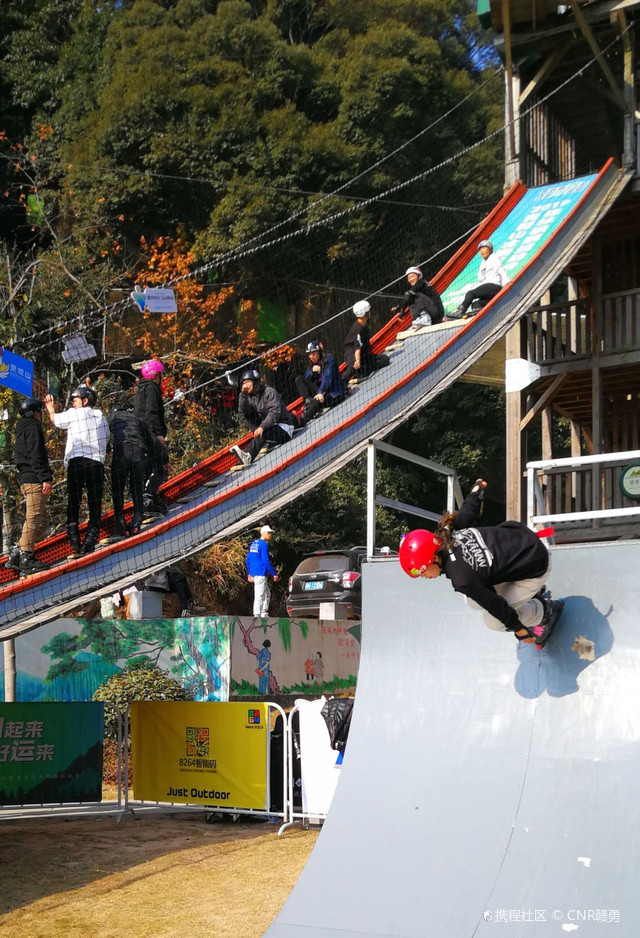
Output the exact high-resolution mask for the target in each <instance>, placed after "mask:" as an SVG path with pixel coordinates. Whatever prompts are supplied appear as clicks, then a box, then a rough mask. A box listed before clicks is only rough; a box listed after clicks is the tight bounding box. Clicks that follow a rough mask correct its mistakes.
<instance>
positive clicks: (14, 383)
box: [0, 348, 33, 397]
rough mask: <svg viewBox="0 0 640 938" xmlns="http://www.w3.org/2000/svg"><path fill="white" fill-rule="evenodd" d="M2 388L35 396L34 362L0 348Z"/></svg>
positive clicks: (0, 382) (27, 395)
mask: <svg viewBox="0 0 640 938" xmlns="http://www.w3.org/2000/svg"><path fill="white" fill-rule="evenodd" d="M0 388H9V389H10V390H12V391H17V392H18V394H24V395H25V397H31V395H32V394H33V362H30V361H28V360H27V359H26V358H21V357H20V356H19V355H16V354H14V352H10V351H9V350H8V349H3V348H0Z"/></svg>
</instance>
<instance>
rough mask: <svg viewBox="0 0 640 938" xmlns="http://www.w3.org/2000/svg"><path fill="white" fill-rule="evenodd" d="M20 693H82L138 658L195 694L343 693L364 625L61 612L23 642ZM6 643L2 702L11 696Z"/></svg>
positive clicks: (44, 696) (63, 696) (39, 696)
mask: <svg viewBox="0 0 640 938" xmlns="http://www.w3.org/2000/svg"><path fill="white" fill-rule="evenodd" d="M15 648H16V666H17V698H18V700H19V701H22V702H27V701H41V700H43V701H47V700H52V701H82V700H91V697H92V695H93V693H94V691H95V690H96V688H97V687H99V685H100V684H102V683H103V682H104V681H106V680H108V679H109V678H110V677H111V676H112V675H113V674H116V673H117V672H118V671H120V670H122V669H124V668H126V667H127V666H130V665H144V664H148V665H154V666H156V667H159V668H161V669H162V670H163V671H165V672H167V673H168V674H169V675H170V676H171V677H174V678H175V679H176V680H177V681H179V682H180V683H181V684H182V685H183V686H184V687H185V688H187V690H188V691H189V692H190V693H191V695H192V697H193V699H194V700H210V701H216V700H217V701H226V700H229V698H230V696H251V697H255V696H257V695H262V696H267V695H272V694H278V693H280V694H297V695H304V694H308V695H311V696H317V695H318V694H319V693H323V692H324V693H335V692H336V691H347V690H349V689H352V688H353V687H354V686H355V681H356V675H357V673H358V664H359V661H360V623H351V622H320V621H318V620H308V621H302V620H301V621H294V620H291V619H284V618H283V619H269V620H268V621H267V622H266V623H265V624H262V623H261V622H260V620H256V619H253V618H251V617H249V616H247V617H239V616H202V617H193V618H185V619H142V620H131V619H57V620H56V621H54V622H50V623H47V624H46V625H42V626H40V627H38V628H36V629H33V630H32V631H30V632H27V633H26V634H25V635H20V636H18V637H17V638H16V640H15ZM3 672H4V658H3V643H0V700H4V673H3Z"/></svg>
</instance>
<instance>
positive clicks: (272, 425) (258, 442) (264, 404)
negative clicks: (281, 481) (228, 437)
mask: <svg viewBox="0 0 640 938" xmlns="http://www.w3.org/2000/svg"><path fill="white" fill-rule="evenodd" d="M238 410H239V411H240V413H241V414H242V416H243V417H244V418H245V420H246V421H247V423H248V424H249V426H250V427H251V430H252V431H253V439H252V440H250V441H249V445H248V446H247V448H246V450H243V449H241V448H240V447H239V446H232V447H231V452H232V453H234V454H235V455H236V456H237V457H238V459H239V460H240V462H241V463H242V464H243V465H244V466H250V465H251V463H252V462H253V460H254V459H255V458H256V456H257V455H258V453H259V452H260V450H261V449H262V447H263V446H264V445H265V443H286V442H287V440H290V439H291V437H292V436H293V428H294V427H295V425H296V420H295V417H294V416H293V415H292V414H290V413H289V411H288V410H287V408H286V407H285V405H284V403H283V400H282V398H281V397H280V395H279V394H278V392H277V391H276V389H275V388H272V387H269V385H268V384H265V383H264V382H263V381H261V380H260V375H259V374H258V372H257V371H254V370H253V369H251V370H249V371H245V373H244V374H243V375H242V377H241V379H240V397H239V398H238Z"/></svg>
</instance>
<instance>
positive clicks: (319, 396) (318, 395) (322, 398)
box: [316, 394, 324, 404]
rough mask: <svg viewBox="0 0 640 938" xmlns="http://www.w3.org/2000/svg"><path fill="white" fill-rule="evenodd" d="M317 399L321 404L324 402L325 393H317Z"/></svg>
mask: <svg viewBox="0 0 640 938" xmlns="http://www.w3.org/2000/svg"><path fill="white" fill-rule="evenodd" d="M316 400H317V401H320V403H321V404H324V394H316Z"/></svg>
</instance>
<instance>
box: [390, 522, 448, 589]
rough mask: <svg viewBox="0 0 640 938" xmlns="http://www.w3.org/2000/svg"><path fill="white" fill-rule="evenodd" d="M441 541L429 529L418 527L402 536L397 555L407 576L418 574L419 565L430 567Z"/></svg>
mask: <svg viewBox="0 0 640 938" xmlns="http://www.w3.org/2000/svg"><path fill="white" fill-rule="evenodd" d="M441 547H442V541H441V540H440V538H439V537H436V536H435V534H432V533H431V531H425V530H423V529H422V528H418V530H417V531H410V532H409V533H408V534H405V536H404V537H403V538H402V541H401V542H400V550H399V552H398V556H399V559H400V566H401V567H402V569H403V570H404V572H405V573H408V574H409V576H414V577H415V576H420V568H421V567H430V566H431V564H432V563H433V559H434V557H435V555H436V552H437V551H439V550H440V548H441Z"/></svg>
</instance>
